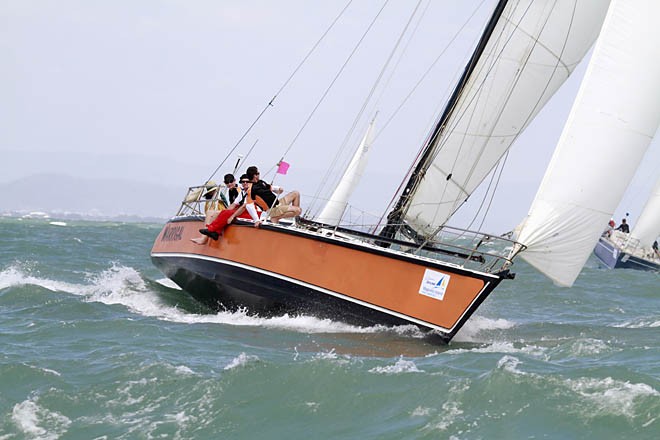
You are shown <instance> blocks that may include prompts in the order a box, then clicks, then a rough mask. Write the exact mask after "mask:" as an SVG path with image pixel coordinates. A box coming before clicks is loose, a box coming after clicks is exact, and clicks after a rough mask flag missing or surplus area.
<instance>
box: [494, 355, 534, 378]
mask: <svg viewBox="0 0 660 440" xmlns="http://www.w3.org/2000/svg"><path fill="white" fill-rule="evenodd" d="M521 363H522V362H521V361H520V359H518V358H517V357H515V356H509V355H506V356H504V357H503V358H501V359H500V360H499V361H497V368H499V369H501V370H505V371H508V372H509V373H513V374H518V375H525V374H527V373H525V372H523V371H520V370H519V369H518V368H517V367H518V365H520V364H521Z"/></svg>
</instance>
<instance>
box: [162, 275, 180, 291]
mask: <svg viewBox="0 0 660 440" xmlns="http://www.w3.org/2000/svg"><path fill="white" fill-rule="evenodd" d="M156 282H157V283H158V284H160V285H161V286H165V287H168V288H170V289H176V290H181V287H179V286H178V285H177V283H175V282H174V281H172V280H171V279H169V278H159V279H157V280H156Z"/></svg>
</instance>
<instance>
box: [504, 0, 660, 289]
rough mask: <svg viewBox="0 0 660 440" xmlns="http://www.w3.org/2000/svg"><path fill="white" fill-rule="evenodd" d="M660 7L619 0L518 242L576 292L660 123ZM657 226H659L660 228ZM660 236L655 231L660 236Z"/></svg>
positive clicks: (648, 0) (643, 0)
mask: <svg viewBox="0 0 660 440" xmlns="http://www.w3.org/2000/svg"><path fill="white" fill-rule="evenodd" d="M658 20H660V2H658V1H657V0H625V1H620V0H613V1H612V5H611V7H610V9H609V11H608V14H607V17H606V19H605V22H604V24H603V29H602V32H601V35H600V37H599V38H598V41H597V42H596V46H595V48H594V53H593V56H592V58H591V61H590V63H589V66H588V67H587V72H586V73H585V77H584V80H583V82H582V84H581V86H580V90H579V92H578V95H577V98H576V100H575V102H574V105H573V108H572V110H571V113H570V115H569V117H568V120H567V122H566V126H565V127H564V131H563V132H562V135H561V137H560V139H559V143H558V145H557V148H556V150H555V153H554V155H553V157H552V160H551V162H550V165H549V167H548V170H547V171H546V175H545V176H544V178H543V181H542V182H541V186H540V187H539V191H538V193H537V195H536V197H535V199H534V202H533V205H532V207H531V209H530V212H529V214H528V216H527V218H526V220H525V221H524V223H523V224H522V227H520V228H519V233H518V237H517V240H518V241H519V242H520V243H522V244H524V245H525V246H527V249H526V250H525V251H524V252H523V253H522V257H523V258H524V259H525V260H527V261H528V262H529V263H530V264H532V265H533V266H534V267H536V268H537V269H539V270H540V271H541V272H543V273H544V274H545V275H547V276H548V277H549V278H550V279H552V280H553V281H554V282H555V283H556V284H559V285H562V286H570V285H572V284H573V282H574V281H575V278H576V277H577V276H578V274H579V273H580V270H581V269H582V266H583V265H584V263H585V262H586V260H587V258H588V257H589V255H590V253H591V251H592V250H593V249H594V246H595V245H596V243H597V242H598V238H599V237H600V235H601V233H602V231H603V228H604V227H605V225H606V224H607V222H608V220H609V219H610V217H611V215H612V213H613V212H614V210H615V209H616V207H617V205H618V204H619V202H620V201H621V198H622V197H623V194H624V192H625V190H626V188H627V187H628V185H629V183H630V181H631V179H632V177H633V175H634V173H635V171H636V169H637V167H638V165H639V163H640V161H641V159H642V157H643V156H644V153H645V151H646V150H647V148H648V145H649V143H650V142H651V140H652V138H653V135H654V133H655V131H656V129H657V127H658V123H659V122H660V99H659V97H660V50H658V46H657V42H658V38H659V37H660V30H659V29H658V26H657V23H658ZM656 226H657V224H656ZM656 231H657V229H656Z"/></svg>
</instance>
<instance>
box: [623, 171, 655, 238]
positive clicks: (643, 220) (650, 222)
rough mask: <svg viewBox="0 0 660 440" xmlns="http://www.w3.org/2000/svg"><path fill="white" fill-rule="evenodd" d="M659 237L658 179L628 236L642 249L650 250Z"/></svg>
mask: <svg viewBox="0 0 660 440" xmlns="http://www.w3.org/2000/svg"><path fill="white" fill-rule="evenodd" d="M659 235H660V178H658V181H657V182H656V184H655V187H654V188H653V191H651V195H650V197H649V199H648V200H647V201H646V205H644V209H643V210H642V213H641V214H640V215H639V218H638V219H637V221H636V222H635V226H634V227H633V230H632V231H631V232H630V236H631V237H632V238H633V239H635V240H638V242H639V245H640V246H641V247H643V248H646V249H648V248H650V247H651V245H652V244H653V242H654V241H655V240H656V239H657V238H658V236H659Z"/></svg>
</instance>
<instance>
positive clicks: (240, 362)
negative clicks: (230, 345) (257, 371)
mask: <svg viewBox="0 0 660 440" xmlns="http://www.w3.org/2000/svg"><path fill="white" fill-rule="evenodd" d="M258 360H259V358H258V357H257V356H253V355H247V354H245V353H241V354H239V355H238V356H236V357H235V358H234V359H232V360H231V362H229V363H228V364H227V365H226V366H225V368H224V369H225V370H232V369H234V368H237V367H243V366H245V365H247V364H248V363H250V362H256V361H258Z"/></svg>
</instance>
